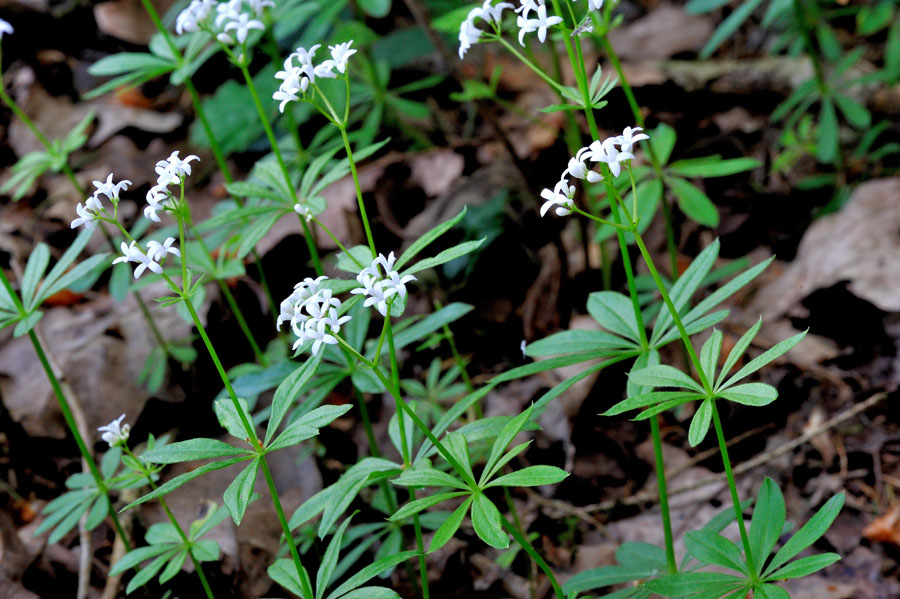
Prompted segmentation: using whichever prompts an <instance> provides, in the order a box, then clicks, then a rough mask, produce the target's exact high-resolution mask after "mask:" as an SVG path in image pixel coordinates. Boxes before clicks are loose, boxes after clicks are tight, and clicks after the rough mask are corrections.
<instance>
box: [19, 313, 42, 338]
mask: <svg viewBox="0 0 900 599" xmlns="http://www.w3.org/2000/svg"><path fill="white" fill-rule="evenodd" d="M42 316H44V313H43V312H41V311H40V310H36V311H34V312H32V313H31V314H29V315H28V316H26V317H25V318H23V319H21V320H20V321H19V324H17V325H16V329H15V330H14V331H13V337H21V336H22V335H24V334H26V333H27V332H28V331H30V330H31V329H33V328H34V325H36V324H37V323H38V321H39V320H40V319H41V317H42Z"/></svg>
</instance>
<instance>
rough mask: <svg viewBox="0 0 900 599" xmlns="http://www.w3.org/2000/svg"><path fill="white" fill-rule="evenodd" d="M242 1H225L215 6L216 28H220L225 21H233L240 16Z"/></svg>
mask: <svg viewBox="0 0 900 599" xmlns="http://www.w3.org/2000/svg"><path fill="white" fill-rule="evenodd" d="M242 4H243V0H227V2H219V3H218V4H217V5H216V12H217V13H219V14H218V15H216V27H219V28H221V27H222V24H223V23H225V22H226V21H235V20H237V18H238V17H239V16H240V14H241V5H242Z"/></svg>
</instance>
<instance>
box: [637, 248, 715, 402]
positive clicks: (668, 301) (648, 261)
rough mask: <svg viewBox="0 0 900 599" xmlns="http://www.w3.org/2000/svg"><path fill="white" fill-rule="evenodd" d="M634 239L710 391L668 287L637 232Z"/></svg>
mask: <svg viewBox="0 0 900 599" xmlns="http://www.w3.org/2000/svg"><path fill="white" fill-rule="evenodd" d="M634 239H635V241H637V245H638V248H639V249H640V250H641V255H642V256H643V257H644V262H645V263H646V264H647V268H648V269H649V270H650V276H651V277H653V281H654V282H655V283H656V287H657V288H658V289H659V293H660V295H662V298H663V301H664V302H665V304H666V308H668V310H669V313H670V314H671V315H672V320H673V321H674V322H675V326H676V327H677V328H678V334H679V335H680V336H681V340H682V342H683V343H684V348H685V350H687V353H688V356H689V357H690V359H691V363H692V364H693V365H694V368H695V369H696V371H697V376H698V377H699V378H700V384H701V385H703V388H704V389H709V388H710V385H709V381H708V380H707V378H706V375H705V374H704V373H703V367H702V365H701V364H700V358H698V357H697V352H696V351H694V346H693V344H692V343H691V338H690V336H689V335H688V333H687V331H686V330H685V328H684V323H682V322H681V317H680V316H679V315H678V310H676V309H675V304H673V303H672V299H671V298H670V297H669V293H668V291H666V286H665V284H664V283H663V281H662V278H660V276H659V271H657V270H656V265H655V264H654V263H653V258H652V257H651V256H650V252H649V251H648V250H647V246H646V245H645V244H644V239H643V238H642V237H641V235H640V233H638V232H637V231H634Z"/></svg>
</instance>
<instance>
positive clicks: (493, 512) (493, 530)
mask: <svg viewBox="0 0 900 599" xmlns="http://www.w3.org/2000/svg"><path fill="white" fill-rule="evenodd" d="M502 521H503V516H501V515H500V510H498V509H497V506H496V505H494V504H493V503H492V502H491V501H490V500H489V499H488V498H487V497H485V496H484V494H482V493H478V494H476V495H475V496H474V501H473V502H472V527H473V528H474V529H475V534H477V535H478V537H479V538H480V539H481V540H482V541H484V542H485V543H487V544H488V545H490V546H491V547H495V548H497V549H506V548H507V547H509V536H507V534H506V533H505V532H503V525H502V524H501V522H502Z"/></svg>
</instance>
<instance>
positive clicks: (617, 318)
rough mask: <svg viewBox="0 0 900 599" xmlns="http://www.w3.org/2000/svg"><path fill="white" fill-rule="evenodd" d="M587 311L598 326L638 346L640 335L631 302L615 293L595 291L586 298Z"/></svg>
mask: <svg viewBox="0 0 900 599" xmlns="http://www.w3.org/2000/svg"><path fill="white" fill-rule="evenodd" d="M587 310H588V313H589V314H590V315H591V317H592V318H593V319H594V320H596V321H597V322H598V323H599V324H600V326H602V327H603V328H605V329H607V330H609V331H612V332H613V333H615V334H616V335H619V336H621V337H624V338H625V339H628V340H629V341H632V342H633V343H635V344H638V345H639V344H640V338H641V334H640V331H639V330H638V324H637V320H636V319H635V316H634V306H633V305H632V303H631V300H630V299H628V298H627V297H625V296H624V295H622V294H621V293H617V292H615V291H595V292H594V293H592V294H590V295H589V296H588V302H587Z"/></svg>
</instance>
